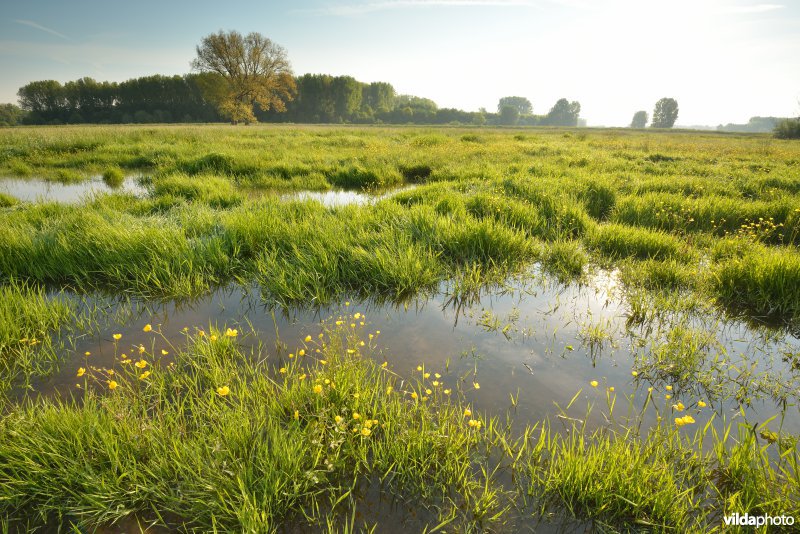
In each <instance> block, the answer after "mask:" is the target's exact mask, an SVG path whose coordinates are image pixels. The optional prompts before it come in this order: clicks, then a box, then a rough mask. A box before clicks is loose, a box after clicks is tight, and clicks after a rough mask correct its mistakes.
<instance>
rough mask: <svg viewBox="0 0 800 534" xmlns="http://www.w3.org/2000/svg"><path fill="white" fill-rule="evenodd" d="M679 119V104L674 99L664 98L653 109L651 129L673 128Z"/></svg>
mask: <svg viewBox="0 0 800 534" xmlns="http://www.w3.org/2000/svg"><path fill="white" fill-rule="evenodd" d="M677 119H678V102H677V101H676V100H675V99H674V98H662V99H661V100H659V101H658V102H656V107H655V109H653V122H652V124H650V127H651V128H672V127H673V126H674V125H675V121H676V120H677Z"/></svg>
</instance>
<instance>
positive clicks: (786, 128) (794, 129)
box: [773, 119, 800, 139]
mask: <svg viewBox="0 0 800 534" xmlns="http://www.w3.org/2000/svg"><path fill="white" fill-rule="evenodd" d="M773 133H774V135H775V137H777V138H778V139H800V119H784V120H782V121H780V122H779V123H778V124H777V125H776V126H775V130H773Z"/></svg>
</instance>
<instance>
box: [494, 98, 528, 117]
mask: <svg viewBox="0 0 800 534" xmlns="http://www.w3.org/2000/svg"><path fill="white" fill-rule="evenodd" d="M505 106H511V107H513V108H516V109H517V115H530V114H531V113H533V105H532V104H531V101H530V100H528V99H527V98H525V97H524V96H504V97H503V98H501V99H500V101H499V102H498V103H497V112H498V113H501V114H502V113H503V108H504V107H505Z"/></svg>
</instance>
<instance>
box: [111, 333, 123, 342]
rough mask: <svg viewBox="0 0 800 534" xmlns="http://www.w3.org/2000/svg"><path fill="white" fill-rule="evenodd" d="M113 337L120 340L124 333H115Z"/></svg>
mask: <svg viewBox="0 0 800 534" xmlns="http://www.w3.org/2000/svg"><path fill="white" fill-rule="evenodd" d="M111 337H113V338H114V341H119V340H120V339H122V334H114V335H113V336H111Z"/></svg>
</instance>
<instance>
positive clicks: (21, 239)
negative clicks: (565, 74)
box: [0, 125, 800, 532]
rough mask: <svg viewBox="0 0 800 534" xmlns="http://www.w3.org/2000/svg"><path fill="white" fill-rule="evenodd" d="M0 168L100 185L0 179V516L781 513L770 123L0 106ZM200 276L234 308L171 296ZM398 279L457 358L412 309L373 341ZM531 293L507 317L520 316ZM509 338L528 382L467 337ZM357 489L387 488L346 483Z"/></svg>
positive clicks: (781, 280) (782, 308)
mask: <svg viewBox="0 0 800 534" xmlns="http://www.w3.org/2000/svg"><path fill="white" fill-rule="evenodd" d="M0 176H3V177H6V178H7V179H11V178H13V179H14V183H31V184H45V186H46V185H47V184H52V186H53V187H54V188H55V187H57V186H58V184H70V185H72V186H76V187H77V186H78V185H80V184H86V183H89V182H92V183H99V184H101V185H102V187H104V188H105V190H104V192H97V193H94V194H91V195H86V196H85V197H84V198H82V199H81V200H80V201H78V202H59V201H58V199H53V200H42V199H40V200H38V201H24V200H20V199H19V198H18V197H17V196H15V194H14V192H15V191H14V189H13V187H9V189H8V190H7V191H6V192H0V296H1V297H2V298H0V402H2V404H3V410H2V414H3V415H2V419H0V511H1V512H0V521H2V523H1V524H2V526H3V527H4V529H5V530H7V531H25V530H28V529H35V528H38V529H41V530H48V529H54V528H56V527H58V528H61V529H62V530H65V531H68V530H69V529H70V528H73V527H74V528H80V529H81V531H98V532H101V531H104V530H103V529H107V528H109V527H110V526H112V525H115V524H122V523H124V522H134V523H137V522H140V523H141V524H142V525H144V524H154V525H156V526H158V527H160V528H164V529H169V530H178V531H182V530H189V531H210V530H215V531H216V530H218V531H231V532H236V531H247V532H270V531H283V530H290V529H298V530H313V529H327V530H329V531H331V532H345V531H363V530H366V531H375V532H384V531H387V529H390V528H391V527H392V525H396V524H397V525H401V526H400V527H398V528H399V529H400V530H403V529H408V528H411V529H412V530H419V531H423V529H425V530H426V531H428V532H433V531H444V532H461V531H484V530H485V531H492V532H506V531H509V532H510V531H518V530H521V529H526V528H528V529H539V530H544V529H546V528H552V529H554V530H555V529H566V530H567V531H569V529H573V530H577V531H581V529H587V528H595V529H598V530H601V531H631V530H647V531H657V532H666V531H675V530H677V531H713V530H719V531H724V530H725V527H724V526H723V521H722V518H723V516H725V515H728V514H732V513H740V514H744V513H749V514H769V515H776V516H780V515H782V514H788V515H794V516H795V517H796V518H798V519H800V473H798V469H797V467H798V465H797V463H798V458H797V441H798V437H800V413H799V412H798V408H797V400H798V396H799V395H800V393H798V392H800V382H798V379H799V378H800V341H798V337H797V336H798V332H800V252H798V244H800V144H798V143H797V142H793V141H782V140H775V139H772V138H770V137H767V136H760V135H731V134H717V133H698V132H681V131H670V132H660V131H640V130H585V129H583V130H581V129H575V130H563V129H524V130H523V129H520V130H514V129H478V128H455V127H442V128H430V129H426V128H419V127H414V128H411V127H368V128H356V127H323V126H315V127H312V126H302V127H301V126H293V125H281V126H250V127H238V128H237V127H230V126H211V125H207V126H115V127H103V126H85V127H50V128H13V129H0ZM131 176H133V177H135V178H134V179H135V180H136V182H137V188H138V189H137V192H132V191H131V190H126V189H124V188H123V187H122V185H123V184H124V183H127V182H126V181H128V180H131V178H130V177H131ZM3 181H4V180H3V179H2V178H0V185H1V184H2V183H3ZM8 183H11V182H10V181H9V182H8ZM0 191H2V190H0ZM309 192H312V193H317V192H318V193H325V192H327V193H330V194H331V195H338V194H339V192H344V193H343V194H345V193H346V194H347V195H350V196H349V197H347V198H352V199H356V200H357V201H355V202H349V201H348V202H343V203H341V204H336V205H330V204H327V203H326V202H320V201H317V200H315V199H314V197H313V196H312V195H310V194H309ZM354 192H357V193H358V194H355V193H354ZM298 193H300V194H301V195H298ZM609 281H610V282H609ZM231 288H234V289H233V291H245V290H246V291H248V292H250V293H251V294H255V295H257V297H255V298H254V300H255V301H257V303H258V306H263V309H262V308H259V309H258V310H257V311H254V310H253V309H252V307H247V308H246V307H244V306H243V305H242V304H241V303H240V304H233V305H229V306H228V307H229V308H230V307H233V308H236V309H237V312H236V313H237V315H236V320H232V319H231V320H230V322H229V319H230V317H229V316H225V317H223V320H220V321H217V320H216V319H215V317H212V316H211V315H210V314H204V313H201V312H195V313H192V314H189V313H188V312H186V313H184V312H181V309H182V308H181V306H183V304H182V303H189V304H187V306H189V307H190V308H191V306H192V304H191V303H192V302H197V301H198V300H202V299H204V298H210V296H213V295H219V294H220V292H224V291H231V290H232V289H231ZM585 292H589V297H587V298H588V299H589V300H588V301H587V302H589V304H585V305H583V304H581V305H576V304H575V302H576V301H575V300H569V299H567V298H566V297H564V295H573V296H575V295H577V296H578V297H580V296H581V295H584V294H585ZM509 294H513V295H516V297H515V298H518V302H517V303H516V304H514V306H506V304H507V303H508V299H509V298H510V297H508V296H507V295H509ZM601 294H602V295H601ZM537 295H538V296H537ZM599 295H600V296H599ZM578 297H575V298H578ZM581 298H582V297H581ZM504 299H506V300H504ZM351 301H352V304H351ZM567 301H568V302H567ZM431 302H443V303H444V304H443V308H445V307H446V308H447V309H452V310H454V311H451V312H448V313H451V314H452V316H454V317H455V318H456V320H458V318H459V317H461V318H462V321H466V322H467V323H468V324H469V325H470V326H469V328H472V329H473V330H475V331H479V332H480V333H479V334H474V335H475V336H476V337H475V338H474V339H479V342H480V343H483V345H481V346H480V347H481V350H483V351H484V352H485V354H482V355H481V356H480V358H473V359H470V358H466V357H464V356H463V355H462V356H460V357H459V355H458V354H459V352H469V350H470V346H469V345H470V343H478V341H469V343H463V344H462V345H463V346H459V345H458V342H457V341H448V342H447V343H452V345H447V344H445V343H443V342H442V341H441V340H442V339H444V338H446V337H447V336H448V335H451V337H452V335H453V331H448V329H447V328H446V327H445V328H442V327H437V328H434V327H433V326H430V324H434V323H435V319H433V318H431V317H430V316H425V320H424V321H422V320H418V321H417V322H416V323H413V324H414V325H415V326H414V328H410V327H409V329H408V330H407V331H404V332H403V335H402V336H400V335H397V334H395V336H396V338H397V339H396V340H395V341H392V337H391V336H392V335H393V334H392V333H391V332H390V331H386V330H385V331H384V332H382V333H381V332H378V330H379V329H380V328H383V327H382V326H381V325H382V324H383V323H382V322H381V321H384V322H385V319H381V316H382V315H384V316H386V315H390V314H397V315H398V316H400V315H402V316H403V317H405V316H407V315H409V314H413V313H414V308H415V306H416V307H417V308H419V307H420V306H425V305H429V303H431ZM581 302H583V301H581ZM426 303H428V304H426ZM609 303H613V304H609ZM504 306H505V307H504ZM562 306H563V307H564V308H570V316H569V317H567V318H565V319H564V320H561V321H560V322H554V320H553V317H554V315H555V314H557V313H558V312H557V311H556V310H557V309H559V308H560V307H562ZM148 307H151V308H148ZM545 308H546V309H547V310H548V311H547V312H546V313H544V314H543V315H545V316H546V317H545V318H544V319H542V322H541V324H540V323H534V321H532V320H530V319H529V317H528V316H524V317H520V313H519V309H522V310H523V311H525V310H528V311H530V314H531V315H533V314H534V313H538V312H535V310H539V309H545ZM612 308H613V309H612ZM141 309H145V310H146V311H145V312H136V311H134V310H141ZM152 309H158V310H162V311H161V312H153V311H152ZM167 309H169V310H170V312H169V313H167V312H165V311H163V310H167ZM195 309H197V308H195ZM393 310H396V311H393ZM515 310H516V311H515ZM610 310H611V311H610ZM181 313H184V314H183V315H181ZM416 313H417V314H420V313H424V312H420V311H419V309H418V310H417V312H416ZM159 314H160V315H159ZM540 315H541V314H540ZM168 316H171V320H168V319H169V318H168ZM176 316H177V317H179V319H176ZM298 316H301V317H303V320H302V321H299V322H298V320H294V321H292V320H290V319H286V318H284V319H280V317H289V318H291V317H298ZM365 316H368V317H369V319H367V317H365ZM259 317H260V318H259ZM448 317H450V316H448ZM265 318H266V319H265ZM156 319H158V321H157V320H156ZM267 320H271V321H272V322H271V323H269V322H268V321H267ZM170 321H171V322H170ZM409 321H413V319H409ZM168 322H170V324H166V323H168ZM424 322H428V323H430V324H429V325H428V327H427V328H426V327H425V325H423V324H422V323H424ZM161 323H165V324H164V325H163V326H162V324H161ZM178 323H180V324H178ZM279 323H280V324H281V325H283V326H282V327H281V328H282V329H283V330H281V329H279V327H278V325H279ZM270 324H272V325H274V332H270V333H269V334H267V333H265V330H268V329H269V325H270ZM291 325H294V326H291ZM379 327H380V328H379ZM279 330H281V331H279ZM287 331H288V332H290V333H289V334H288V335H287V333H286V332H287ZM281 332H283V333H281ZM471 335H472V334H471ZM478 335H480V336H481V337H477V336H478ZM417 338H418V339H417ZM470 339H473V338H470ZM384 340H386V341H384ZM412 340H413V341H412ZM503 343H505V344H507V345H503ZM437 344H438V345H437ZM625 344H627V345H626V346H624V347H623V345H625ZM418 346H420V347H426V348H427V350H426V351H425V352H424V353H421V349H417V348H416V347H418ZM437 346H438V347H439V350H438V351H437V350H436V348H435V347H437ZM95 347H98V349H95ZM484 348H485V350H484ZM529 349H530V352H532V353H533V352H535V353H536V357H537V358H539V359H536V360H523V359H521V358H522V357H521V356H519V353H522V352H525V351H528V350H529ZM103 351H104V353H105V356H103V358H105V359H102V360H100V359H99V356H98V354H97V353H98V352H103ZM447 351H450V352H448V354H445V355H442V354H435V353H437V352H447ZM301 352H302V354H301ZM473 352H474V351H473ZM528 362H530V363H528ZM523 365H524V366H527V369H528V370H530V373H531V374H533V373H534V369H533V367H536V373H538V374H536V375H534V376H535V378H534V379H533V380H536V381H537V382H535V384H536V387H534V386H533V385H532V384H534V383H531V382H523V381H521V380H522V378H520V377H517V375H515V378H513V379H509V378H507V377H506V378H504V377H503V375H502V373H503V372H505V371H501V370H500V369H503V370H505V369H506V368H507V367H513V368H514V369H517V370H521V372H522V375H523V376H524V375H525V373H526V371H525V367H523ZM532 366H533V367H532ZM570 366H579V367H570ZM559 369H561V371H559ZM564 369H569V370H570V371H569V372H565V371H564ZM573 369H577V370H575V371H574V372H573V371H572V370H573ZM479 371H480V373H481V374H479ZM548 372H549V373H552V374H551V375H549V376H548V374H547V373H548ZM559 372H562V373H566V374H570V373H572V374H574V375H575V376H578V377H579V381H578V382H574V381H572V380H570V379H569V378H568V377H562V378H561V379H558V378H557V376H560V375H557V373H559ZM492 373H494V374H492ZM487 376H488V377H489V378H487V379H486V380H488V382H487V381H486V380H484V379H483V378H480V377H487ZM52 377H60V378H58V379H57V380H55V379H53V378H52ZM495 377H496V378H495ZM54 380H55V382H54ZM526 380H527V378H526ZM539 380H541V381H542V382H538V381H539ZM558 380H563V381H562V382H559V381H558ZM548 381H549V382H553V383H554V384H555V385H554V391H550V390H546V389H545V388H546V386H545V384H546V382H548ZM54 383H57V384H60V386H62V387H60V389H59V388H56V387H54V386H53V384H54ZM65 384H66V385H68V388H65V387H63V386H64V385H65ZM481 384H483V386H481ZM487 384H489V385H490V386H491V387H487ZM511 384H513V385H515V386H516V385H517V384H519V385H520V389H517V390H516V391H515V390H513V389H511V388H510V385H511ZM526 384H527V385H526ZM482 388H483V389H482ZM537 388H540V389H542V390H543V391H542V392H539V393H536V392H535V391H534V390H535V389H537ZM487 390H488V391H487ZM567 390H568V392H567V393H565V391H567ZM520 396H522V400H520ZM555 397H557V398H555ZM498 399H502V401H501V400H498ZM526 399H527V400H526ZM376 495H377V496H381V497H386V496H388V497H387V498H388V500H389V501H391V502H392V503H393V504H392V506H388V507H387V506H386V505H383V506H384V507H383V508H381V507H380V506H378V508H380V511H379V512H377V513H376V512H375V511H374V510H373V506H372V504H371V499H374V498H375V496H376ZM387 509H388V511H387ZM402 525H405V527H403V526H402ZM786 530H787V531H790V530H791V527H786ZM770 531H771V530H770Z"/></svg>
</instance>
